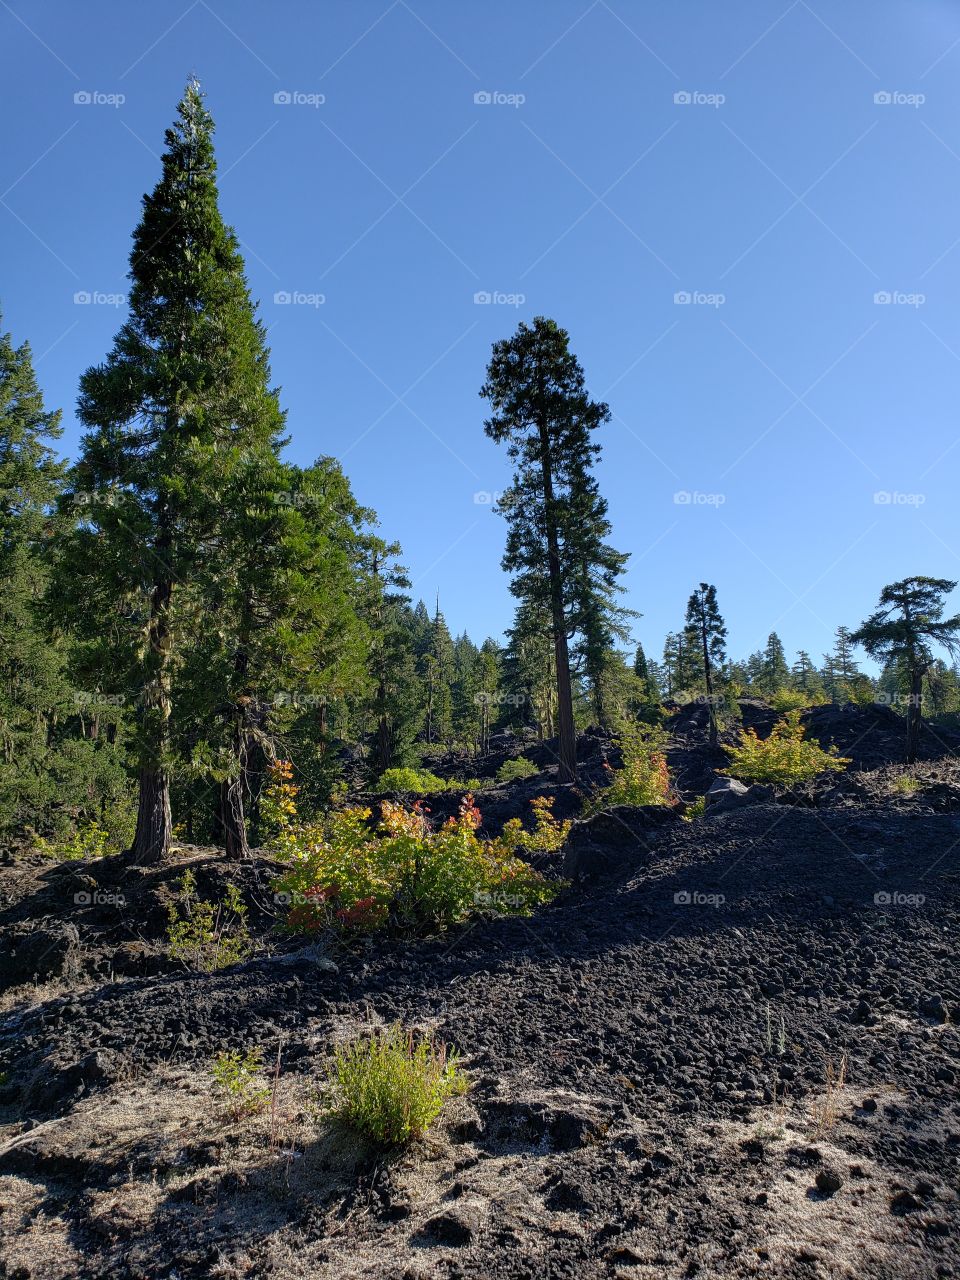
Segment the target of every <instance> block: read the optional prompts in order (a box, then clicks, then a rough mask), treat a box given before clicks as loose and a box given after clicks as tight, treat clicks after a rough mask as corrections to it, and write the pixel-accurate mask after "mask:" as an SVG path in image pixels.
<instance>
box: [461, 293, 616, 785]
mask: <svg viewBox="0 0 960 1280" xmlns="http://www.w3.org/2000/svg"><path fill="white" fill-rule="evenodd" d="M480 394H481V396H483V397H484V398H485V399H486V400H488V401H489V402H490V405H491V408H492V411H493V412H492V415H491V417H490V418H488V419H487V421H486V423H485V424H484V425H485V429H486V432H487V435H488V436H490V438H491V439H492V440H495V441H496V442H497V443H505V444H506V445H507V452H508V455H509V457H510V459H511V461H512V462H513V464H514V475H513V480H512V483H511V485H510V487H509V489H508V491H507V494H506V497H505V501H504V502H502V503H501V504H500V510H501V512H502V513H503V514H504V515H505V517H506V520H507V546H506V552H505V555H504V559H503V567H504V569H506V570H507V572H508V573H510V574H511V575H512V578H511V584H510V585H511V591H512V592H513V594H514V595H515V596H517V597H518V598H519V599H520V600H523V601H527V602H529V603H531V604H535V605H537V606H539V607H541V608H543V609H545V610H547V611H548V612H549V616H550V624H551V629H552V641H553V651H554V675H555V679H556V685H557V720H558V730H559V738H560V747H559V778H560V781H561V782H573V781H575V780H576V775H577V744H576V728H575V723H574V715H573V687H572V680H571V670H570V652H569V644H568V641H569V637H570V635H571V633H574V632H576V631H577V628H578V627H583V626H585V625H586V624H587V618H588V615H589V616H591V617H592V620H593V621H592V623H591V625H592V626H593V628H594V629H593V631H592V632H591V636H592V639H591V643H593V642H595V641H596V639H597V636H598V634H599V628H598V627H597V626H596V620H597V618H598V617H601V616H602V617H603V621H604V622H606V623H607V624H608V625H609V620H610V617H611V615H610V611H609V606H610V603H611V596H610V593H611V592H612V591H615V590H616V581H617V577H618V575H619V574H620V573H621V572H622V570H623V562H624V557H623V556H622V555H621V554H620V553H618V552H616V551H615V550H614V549H613V548H612V547H611V546H610V545H609V544H608V542H607V541H606V539H607V537H608V536H609V533H610V524H609V521H608V519H607V504H606V502H605V501H604V499H603V498H602V497H601V496H600V494H599V491H598V489H597V485H596V480H595V478H594V477H593V475H592V467H593V464H594V461H595V460H596V458H597V456H598V454H599V451H600V450H599V446H598V445H597V444H595V443H594V441H593V433H594V432H595V431H596V429H597V428H598V427H600V426H601V425H602V424H603V423H605V422H607V421H608V420H609V417H610V411H609V409H608V408H607V406H606V405H605V404H602V403H600V402H598V401H594V400H591V399H590V397H589V396H588V394H587V392H586V388H585V384H584V377H583V370H582V369H581V367H580V363H579V361H578V360H577V358H576V356H575V355H574V354H573V353H572V352H571V351H570V347H569V338H568V335H567V334H566V332H565V331H564V330H563V329H561V328H560V327H559V326H558V325H557V324H556V323H555V322H554V321H552V320H546V319H544V318H543V317H542V316H538V317H537V318H536V319H535V320H534V321H533V324H532V325H526V324H523V323H521V324H520V326H519V327H518V329H517V331H516V333H515V334H514V335H513V337H512V338H508V339H506V340H504V341H502V342H498V343H496V344H495V345H494V348H493V355H492V358H491V360H490V364H489V367H488V369H487V379H486V381H485V383H484V385H483V387H482V388H481V392H480Z"/></svg>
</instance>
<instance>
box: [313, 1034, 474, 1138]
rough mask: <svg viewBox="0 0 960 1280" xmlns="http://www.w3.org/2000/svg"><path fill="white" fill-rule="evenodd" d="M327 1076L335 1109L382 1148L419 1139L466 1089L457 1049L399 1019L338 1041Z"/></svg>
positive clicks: (465, 1080) (465, 1078) (466, 1084)
mask: <svg viewBox="0 0 960 1280" xmlns="http://www.w3.org/2000/svg"><path fill="white" fill-rule="evenodd" d="M330 1078H331V1082H332V1084H333V1085H334V1088H335V1090H336V1094H337V1101H336V1105H335V1111H336V1113H337V1114H338V1115H340V1116H341V1117H342V1118H343V1119H344V1120H346V1121H347V1122H348V1123H349V1124H351V1125H353V1126H354V1127H355V1128H357V1129H359V1130H360V1131H361V1133H364V1134H366V1136H367V1137H369V1138H372V1139H373V1140H374V1141H375V1142H379V1143H382V1144H383V1145H385V1146H396V1145H398V1144H400V1143H403V1142H408V1141H410V1139H412V1138H419V1137H421V1136H422V1135H423V1134H424V1133H425V1132H426V1130H427V1129H428V1128H429V1127H430V1125H431V1124H432V1123H433V1121H434V1120H436V1118H437V1116H438V1115H439V1114H440V1112H441V1110H442V1109H443V1104H444V1103H445V1102H446V1100H447V1099H448V1098H450V1097H452V1096H454V1095H456V1094H461V1093H465V1092H466V1091H467V1089H468V1088H469V1082H468V1080H467V1077H466V1075H465V1074H464V1072H463V1071H462V1070H461V1068H460V1064H459V1057H458V1055H457V1053H456V1052H455V1051H453V1050H451V1049H449V1048H448V1046H447V1045H445V1044H441V1043H438V1042H437V1041H436V1040H433V1039H428V1038H427V1037H423V1036H418V1035H416V1034H415V1033H414V1032H413V1031H409V1030H405V1029H404V1028H403V1027H402V1026H401V1025H400V1024H399V1023H395V1024H394V1025H393V1026H392V1027H389V1028H388V1029H386V1030H384V1031H375V1032H373V1033H372V1034H371V1035H369V1036H363V1037H361V1038H359V1039H357V1040H352V1041H349V1042H348V1043H345V1044H341V1045H338V1046H337V1047H336V1049H335V1050H334V1058H333V1063H332V1064H331V1067H330Z"/></svg>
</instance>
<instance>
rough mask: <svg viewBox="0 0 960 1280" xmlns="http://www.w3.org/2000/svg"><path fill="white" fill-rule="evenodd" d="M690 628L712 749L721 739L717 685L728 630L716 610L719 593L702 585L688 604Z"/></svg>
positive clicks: (705, 583) (688, 624) (723, 659)
mask: <svg viewBox="0 0 960 1280" xmlns="http://www.w3.org/2000/svg"><path fill="white" fill-rule="evenodd" d="M687 626H689V627H693V628H695V630H696V636H697V640H698V642H699V646H700V655H701V662H702V663H703V679H704V686H705V688H706V696H707V710H708V712H709V717H710V745H711V746H712V747H715V746H716V745H717V742H718V739H719V733H718V729H717V708H716V705H715V702H714V683H715V679H714V678H715V675H716V673H717V669H718V668H719V667H721V666H722V665H723V663H724V662H725V661H726V656H727V654H726V638H727V628H726V626H725V625H724V621H723V618H722V617H721V616H720V609H719V607H718V606H717V589H716V587H714V586H712V585H710V583H707V582H701V583H700V585H699V587H698V588H697V589H696V591H694V593H693V595H691V597H690V600H689V602H688V604H687Z"/></svg>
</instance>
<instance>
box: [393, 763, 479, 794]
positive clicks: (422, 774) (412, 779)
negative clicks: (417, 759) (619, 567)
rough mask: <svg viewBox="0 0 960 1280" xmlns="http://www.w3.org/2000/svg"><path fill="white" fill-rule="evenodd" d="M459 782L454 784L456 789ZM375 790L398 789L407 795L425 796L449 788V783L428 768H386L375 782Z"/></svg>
mask: <svg viewBox="0 0 960 1280" xmlns="http://www.w3.org/2000/svg"><path fill="white" fill-rule="evenodd" d="M458 785H459V784H456V783H455V784H454V786H453V789H454V790H456V789H457V787H458ZM375 787H376V790H377V791H400V792H405V793H406V794H407V795H415V796H425V795H430V794H434V793H436V792H438V791H448V790H450V789H451V787H450V783H448V782H447V781H445V779H443V778H438V777H437V775H436V774H435V773H431V772H430V771H429V769H386V770H384V772H383V773H381V775H380V777H379V778H378V779H377V781H376V784H375Z"/></svg>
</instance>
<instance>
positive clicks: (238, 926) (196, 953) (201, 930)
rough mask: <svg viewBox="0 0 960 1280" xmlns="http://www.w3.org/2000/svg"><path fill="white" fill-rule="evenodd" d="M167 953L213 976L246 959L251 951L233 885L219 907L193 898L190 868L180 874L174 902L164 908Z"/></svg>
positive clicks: (241, 903)
mask: <svg viewBox="0 0 960 1280" xmlns="http://www.w3.org/2000/svg"><path fill="white" fill-rule="evenodd" d="M168 916H169V923H168V926H167V950H168V954H169V955H170V956H171V958H172V959H174V960H182V961H183V963H184V964H186V965H189V966H190V968H192V969H201V970H202V971H203V972H204V973H213V972H214V971H215V970H217V969H226V968H227V967H228V966H229V965H232V964H239V963H240V962H241V961H243V960H246V959H247V957H248V956H249V955H250V953H251V952H252V951H253V939H252V938H251V937H250V933H249V930H248V928H247V906H246V903H245V902H244V901H243V899H242V898H241V896H240V890H239V889H238V888H237V887H236V885H233V884H228V885H227V887H226V896H225V897H224V900H223V901H222V902H221V903H219V904H214V903H212V902H208V901H206V900H205V899H203V898H198V897H197V881H196V875H195V873H194V871H193V869H192V868H188V869H187V870H186V871H185V872H184V873H183V878H182V879H181V881H180V896H179V901H178V902H177V903H173V902H171V903H170V906H169V908H168Z"/></svg>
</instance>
